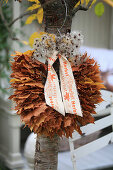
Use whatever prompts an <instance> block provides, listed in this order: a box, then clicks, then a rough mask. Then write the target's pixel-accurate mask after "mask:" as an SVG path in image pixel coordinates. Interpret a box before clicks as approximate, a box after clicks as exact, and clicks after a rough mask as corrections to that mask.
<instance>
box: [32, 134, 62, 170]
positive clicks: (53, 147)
mask: <svg viewBox="0 0 113 170" xmlns="http://www.w3.org/2000/svg"><path fill="white" fill-rule="evenodd" d="M58 139H59V137H58V136H55V137H54V138H53V139H50V138H48V137H45V136H39V137H37V142H36V153H35V168H34V169H35V170H57V162H58Z"/></svg>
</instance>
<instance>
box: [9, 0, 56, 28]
mask: <svg viewBox="0 0 113 170" xmlns="http://www.w3.org/2000/svg"><path fill="white" fill-rule="evenodd" d="M54 1H55V0H49V1H47V2H45V3H43V4H41V7H42V8H44V7H45V6H46V5H48V4H49V3H51V2H54ZM40 2H41V0H40ZM38 9H39V8H38ZM35 13H36V10H34V11H27V12H24V13H23V14H21V15H20V16H18V17H17V18H15V19H14V20H13V21H12V22H11V23H9V25H8V26H9V27H11V26H12V25H13V24H14V23H15V22H16V21H18V20H19V19H22V18H23V17H25V16H27V15H31V14H35Z"/></svg>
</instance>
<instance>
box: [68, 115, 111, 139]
mask: <svg viewBox="0 0 113 170" xmlns="http://www.w3.org/2000/svg"><path fill="white" fill-rule="evenodd" d="M112 124H113V115H109V116H107V117H105V118H102V119H100V120H97V121H95V124H88V125H86V126H83V127H81V130H82V132H83V133H84V134H85V136H87V135H90V134H92V133H94V132H96V131H98V130H101V129H104V128H106V127H108V126H110V125H112ZM80 138H81V136H80V135H79V134H77V132H76V131H75V132H74V133H73V135H72V139H71V138H70V141H75V139H76V140H77V139H80Z"/></svg>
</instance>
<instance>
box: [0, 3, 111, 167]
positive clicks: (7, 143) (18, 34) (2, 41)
mask: <svg viewBox="0 0 113 170" xmlns="http://www.w3.org/2000/svg"><path fill="white" fill-rule="evenodd" d="M101 2H102V1H101ZM96 4H97V3H96ZM96 4H95V5H94V6H93V7H92V8H91V9H90V10H88V11H87V12H84V11H78V12H77V14H76V15H75V16H74V18H73V23H72V30H79V31H81V33H82V34H83V35H84V43H83V46H82V47H81V53H84V52H86V51H87V53H88V55H90V56H91V57H94V58H95V60H96V61H97V62H98V63H99V65H100V70H101V77H102V80H103V82H104V84H105V86H106V88H107V91H110V92H113V8H112V7H111V6H110V5H108V4H107V3H104V9H103V7H101V8H100V9H98V7H97V9H96ZM28 5H29V3H28V2H26V1H23V2H22V3H18V2H16V1H12V0H9V2H8V3H7V4H5V5H3V6H0V170H7V169H20V170H21V169H23V170H25V169H26V170H29V169H33V155H34V149H35V140H36V136H35V135H34V134H33V133H31V131H30V130H29V129H28V128H27V127H26V128H24V124H23V123H21V122H20V118H19V116H18V115H16V113H15V111H14V109H13V108H14V103H12V102H11V101H9V100H8V97H9V96H10V95H11V93H12V91H11V89H10V85H9V80H10V73H11V69H10V62H11V61H12V60H13V59H12V57H11V54H12V53H14V51H21V52H24V51H26V50H29V49H31V47H30V46H29V37H30V35H31V34H32V33H34V32H36V31H39V30H43V25H39V24H38V23H37V22H35V21H34V22H33V23H32V24H30V25H29V26H28V25H25V21H26V18H27V16H25V17H21V15H22V14H23V13H24V11H25V10H26V8H27V7H28ZM95 10H96V11H97V12H96V13H97V15H96V14H95ZM101 14H102V16H101ZM18 16H20V18H21V19H19V20H17V21H16V22H15V23H12V20H15V19H16V18H17V17H18ZM108 93H109V92H108ZM110 94H111V93H110ZM105 95H106V94H105ZM106 102H107V104H106V103H104V104H102V105H100V106H99V109H100V110H101V109H106V107H110V100H109V99H108V101H106ZM97 107H98V106H97ZM97 111H98V109H97ZM103 116H105V115H103ZM103 116H102V115H101V116H96V118H95V119H96V120H97V119H99V118H102V117H103ZM109 131H112V127H111V126H110V127H108V128H107V129H105V131H102V130H101V131H99V132H98V133H95V134H94V135H90V136H89V137H88V138H87V139H85V140H79V141H77V142H76V144H75V145H76V147H78V146H81V145H83V144H86V143H87V142H88V141H92V140H94V139H97V138H99V137H100V136H102V135H104V134H106V133H108V132H109ZM29 135H30V136H29ZM28 136H29V138H28ZM26 141H27V142H26ZM62 141H63V142H62ZM112 153H113V144H111V145H109V146H107V147H105V148H103V149H102V150H99V151H97V152H95V153H92V154H91V155H88V156H86V157H85V158H82V159H80V160H79V161H77V167H78V170H86V169H89V170H91V169H111V170H113V154H112ZM89 162H90V165H89ZM63 169H64V170H72V169H73V167H72V162H71V157H70V152H69V144H68V140H65V139H62V140H61V142H60V144H59V164H58V170H63Z"/></svg>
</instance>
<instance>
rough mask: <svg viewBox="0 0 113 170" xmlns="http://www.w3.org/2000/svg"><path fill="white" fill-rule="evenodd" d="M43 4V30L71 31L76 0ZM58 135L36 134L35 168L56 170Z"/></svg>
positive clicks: (52, 31) (57, 63)
mask: <svg viewBox="0 0 113 170" xmlns="http://www.w3.org/2000/svg"><path fill="white" fill-rule="evenodd" d="M40 2H41V4H42V5H43V4H44V3H47V2H48V3H47V5H44V23H45V32H48V33H54V34H57V35H60V34H62V33H67V32H70V31H71V24H72V10H73V8H74V6H75V4H76V3H77V2H78V0H53V1H52V2H50V3H49V0H40ZM54 68H55V70H56V72H57V73H58V70H59V69H58V68H59V60H56V62H55V64H54ZM58 140H59V137H58V136H54V137H53V138H52V139H50V138H48V137H45V136H40V137H38V136H37V141H36V150H35V167H34V169H35V170H57V162H58Z"/></svg>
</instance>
